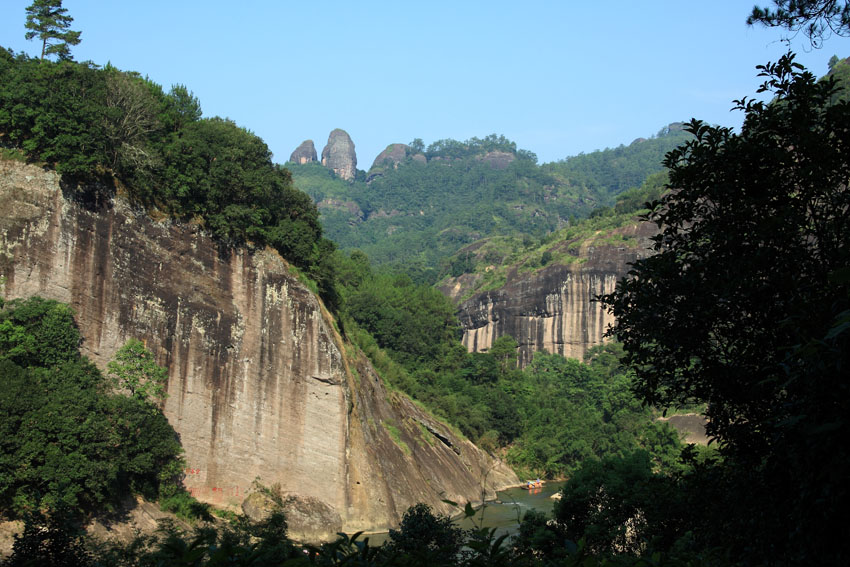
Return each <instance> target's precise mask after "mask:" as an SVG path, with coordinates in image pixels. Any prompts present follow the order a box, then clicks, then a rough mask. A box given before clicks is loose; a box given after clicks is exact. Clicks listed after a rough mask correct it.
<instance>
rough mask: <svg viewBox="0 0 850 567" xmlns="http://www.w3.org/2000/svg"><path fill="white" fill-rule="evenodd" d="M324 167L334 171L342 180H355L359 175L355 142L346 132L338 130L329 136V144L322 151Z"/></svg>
mask: <svg viewBox="0 0 850 567" xmlns="http://www.w3.org/2000/svg"><path fill="white" fill-rule="evenodd" d="M322 165H324V166H325V167H327V168H328V169H332V170H333V171H334V173H336V174H337V175H338V176H339V177H341V178H342V179H345V180H351V179H354V176H355V175H356V174H357V154H356V153H355V152H354V142H352V141H351V137H350V136H349V135H348V133H347V132H346V131H345V130H340V129H339V128H337V129H336V130H334V131H332V132H331V133H330V135H329V136H328V144H327V145H326V146H325V148H324V149H323V150H322Z"/></svg>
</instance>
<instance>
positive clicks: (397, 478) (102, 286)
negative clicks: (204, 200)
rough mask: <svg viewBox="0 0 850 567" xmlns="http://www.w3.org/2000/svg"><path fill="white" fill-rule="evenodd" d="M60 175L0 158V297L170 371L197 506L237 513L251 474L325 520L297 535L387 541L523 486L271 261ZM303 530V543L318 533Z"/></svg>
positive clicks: (273, 257) (173, 411) (171, 407)
mask: <svg viewBox="0 0 850 567" xmlns="http://www.w3.org/2000/svg"><path fill="white" fill-rule="evenodd" d="M63 190H64V192H65V193H69V192H70V189H69V188H66V187H60V180H59V178H58V176H57V175H56V174H55V173H53V172H51V171H45V170H42V169H41V168H39V167H35V166H28V165H22V164H19V163H13V162H4V161H0V207H2V209H3V211H4V213H3V215H2V217H0V275H2V276H5V278H6V281H5V289H4V294H5V297H6V298H8V299H11V298H15V297H27V296H30V295H41V296H43V297H48V298H53V299H57V300H59V301H63V302H67V303H69V304H70V305H71V306H72V307H73V308H74V310H75V311H76V318H77V322H78V324H79V327H80V330H81V333H82V336H83V337H84V342H83V345H82V350H83V352H84V354H86V355H87V356H89V357H90V358H91V359H92V360H93V361H94V362H95V363H97V364H98V365H99V366H100V367H104V366H105V364H106V362H107V361H108V360H109V359H110V358H111V357H112V355H113V354H114V352H115V351H116V350H117V349H118V348H119V347H120V346H121V345H122V344H123V343H124V342H125V341H126V340H127V339H129V338H131V337H136V338H139V339H142V340H143V341H144V342H145V343H146V345H147V348H148V349H149V350H151V352H153V353H154V354H155V356H156V358H157V361H158V362H159V363H160V364H161V365H163V366H166V367H167V368H168V370H169V379H168V399H167V401H166V405H165V414H166V417H167V418H168V419H169V421H170V422H171V424H172V425H173V426H174V428H175V430H176V431H177V433H178V434H179V435H180V439H181V442H182V444H183V447H184V449H185V451H186V461H187V470H186V477H185V484H186V486H187V488H188V489H189V490H190V491H191V492H192V493H193V494H194V495H195V496H196V497H197V498H199V499H200V500H202V501H206V502H211V503H214V504H216V505H220V506H231V507H235V506H238V505H239V504H240V503H241V501H242V500H243V499H244V497H245V495H246V492H248V491H249V489H250V487H251V484H252V482H253V481H254V480H255V479H256V478H258V477H259V479H261V481H262V482H263V483H264V484H266V485H272V484H275V483H279V484H280V486H281V489H282V491H283V492H284V493H286V494H288V495H290V496H292V498H293V499H295V500H297V501H300V502H302V503H303V504H304V506H306V507H311V509H315V510H317V513H321V514H322V518H323V523H322V526H320V527H319V528H316V527H315V526H312V527H311V526H306V525H298V523H297V522H290V526H291V532H292V534H293V535H294V536H296V537H298V536H299V535H301V536H302V537H318V535H320V534H317V533H316V532H317V531H320V532H322V534H323V535H332V534H333V533H334V532H335V531H338V530H340V529H341V530H345V531H354V530H361V529H381V528H386V527H388V526H392V525H395V524H396V523H397V522H398V520H399V519H400V516H401V514H402V513H403V512H404V510H406V508H407V507H408V506H410V505H412V504H415V503H416V502H420V501H421V502H426V503H429V504H431V505H432V506H434V507H435V508H436V509H437V510H440V511H442V512H452V511H453V510H450V509H449V508H448V506H447V505H446V504H444V503H442V502H441V500H442V499H444V498H448V499H451V500H455V501H459V502H464V501H466V500H473V501H474V500H478V499H480V496H481V492H482V485H483V483H484V478H485V477H486V482H487V486H486V489H485V491H486V493H487V494H488V496H490V497H492V496H493V489H494V488H498V487H501V486H505V485H508V484H511V483H514V482H516V477H515V476H514V475H513V474H512V473H510V472H509V471H508V470H507V469H505V468H504V467H503V466H501V465H500V464H498V463H495V462H494V461H493V460H492V459H490V458H489V457H488V456H487V455H485V454H483V453H482V452H480V451H479V450H478V449H476V448H475V447H474V446H473V445H472V444H471V443H469V442H467V441H465V440H462V439H458V438H457V437H456V436H454V435H453V434H452V433H451V432H450V431H447V430H445V429H444V428H443V427H442V425H440V424H439V423H437V422H435V421H434V420H432V419H431V418H430V417H429V416H427V415H426V414H424V413H423V412H422V411H420V410H419V409H418V408H417V407H416V406H414V405H413V404H412V403H410V402H409V401H408V400H406V399H405V398H403V397H401V396H398V395H395V394H390V393H388V392H387V391H386V390H385V389H384V387H383V385H382V383H381V382H380V380H379V379H378V377H377V376H376V374H375V373H374V371H373V369H372V368H371V366H370V365H369V364H368V363H367V362H366V361H365V360H364V359H363V358H362V357H358V356H357V355H355V354H351V355H345V354H344V353H345V352H346V349H348V350H349V351H353V347H350V346H348V347H346V346H345V345H344V344H343V342H342V341H341V339H340V338H339V336H338V335H337V333H336V331H335V330H334V327H333V325H332V322H331V321H330V319H329V317H328V316H327V314H326V313H324V312H323V308H322V307H321V305H320V304H319V302H318V300H317V299H316V297H315V296H314V295H313V294H312V293H311V292H310V291H309V290H308V289H307V288H305V287H304V286H303V285H302V284H300V283H299V282H298V280H297V279H296V278H295V277H294V276H292V275H291V274H290V273H289V271H288V270H287V266H286V264H285V262H284V261H283V260H282V259H281V258H280V257H279V256H278V255H277V254H276V253H274V252H271V251H258V252H255V253H251V252H249V251H246V250H231V251H227V250H220V249H219V248H217V246H216V244H215V243H214V242H213V241H211V240H210V239H209V238H207V237H206V236H204V235H203V234H202V233H201V232H200V231H199V230H198V229H197V228H196V227H192V226H187V225H177V224H174V223H172V222H170V221H165V222H153V221H151V220H150V218H149V217H148V216H147V215H146V214H144V213H139V212H137V211H134V210H132V209H131V208H130V207H129V206H128V205H127V204H126V203H124V202H123V201H122V200H120V199H116V200H114V201H108V200H107V201H106V202H105V203H103V204H101V205H99V206H98V207H88V208H87V207H85V206H82V205H80V204H77V203H75V202H73V201H70V200H68V199H66V198H65V197H64V196H63ZM311 530H312V531H311Z"/></svg>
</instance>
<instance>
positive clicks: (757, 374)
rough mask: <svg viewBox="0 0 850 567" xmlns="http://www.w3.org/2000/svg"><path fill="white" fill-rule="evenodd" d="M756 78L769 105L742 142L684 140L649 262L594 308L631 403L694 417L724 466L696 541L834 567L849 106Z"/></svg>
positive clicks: (843, 532) (775, 74)
mask: <svg viewBox="0 0 850 567" xmlns="http://www.w3.org/2000/svg"><path fill="white" fill-rule="evenodd" d="M762 75H763V76H765V77H766V82H765V84H764V86H763V87H762V89H761V91H762V92H768V93H773V94H774V95H775V99H774V100H772V101H770V102H766V103H765V102H759V101H754V100H742V101H740V102H739V103H738V107H739V108H740V109H741V110H743V111H744V112H745V113H746V118H745V120H744V125H743V127H742V129H741V132H740V134H736V133H733V132H732V131H731V130H729V129H726V128H718V127H709V126H707V125H705V124H703V123H701V122H699V121H693V122H692V123H691V124H690V125H689V126H688V128H689V130H690V131H691V132H693V134H694V136H695V139H694V140H693V141H692V142H689V143H687V144H685V145H684V146H682V147H681V148H679V149H677V150H675V151H673V152H671V153H670V154H669V155H668V157H667V160H666V162H667V165H668V166H669V167H670V184H671V186H672V187H675V188H676V190H675V191H673V192H671V193H669V194H667V195H666V196H665V197H663V198H662V199H661V202H660V203H658V204H657V207H656V208H655V209H654V210H653V212H652V213H651V214H650V219H651V220H652V221H654V222H656V223H657V224H658V226H659V227H660V228H661V233H660V234H659V236H658V237H657V238H656V243H655V249H656V251H657V254H656V255H654V256H652V257H650V258H647V259H645V260H641V261H639V262H638V263H637V264H635V266H634V269H633V271H632V276H633V277H632V278H630V279H629V280H625V281H623V282H622V283H621V284H620V286H619V287H618V289H617V291H616V292H615V293H614V294H612V295H610V296H608V297H607V298H606V301H607V302H608V303H609V304H610V305H611V306H612V308H613V312H614V314H615V315H616V317H617V324H616V326H615V328H614V330H613V332H614V333H615V334H616V336H617V337H618V339H619V340H621V341H622V342H623V344H624V348H625V352H626V358H627V360H628V362H629V363H630V364H631V365H633V366H634V367H635V369H636V389H637V392H638V393H639V394H640V395H641V397H642V398H643V399H645V400H648V401H650V402H653V403H658V404H662V405H667V404H677V403H689V402H693V401H696V402H704V403H707V410H706V415H707V416H708V417H709V418H710V433H711V434H712V435H714V436H715V437H717V438H718V439H719V441H720V445H721V448H722V451H723V454H724V456H725V457H726V460H725V462H724V466H723V467H718V468H716V469H715V470H714V474H715V475H716V478H715V479H714V482H712V483H709V485H708V488H707V490H710V491H712V492H713V493H714V495H715V496H717V498H716V501H715V503H714V505H712V504H711V503H708V504H707V505H706V510H707V511H706V512H705V513H704V515H706V516H712V517H717V516H719V515H720V514H723V515H724V516H726V519H725V521H724V522H721V523H720V524H718V525H716V526H714V527H712V528H709V529H705V530H703V531H701V532H700V534H699V535H700V537H702V538H704V539H706V540H708V543H709V544H713V545H724V546H726V550H727V551H728V552H729V553H730V555H731V556H732V557H734V558H736V559H737V560H740V561H743V562H747V563H759V564H761V563H763V562H767V563H771V564H776V563H789V564H801V563H811V564H821V565H823V564H846V563H847V561H848V560H850V556H848V553H847V547H846V545H843V544H838V545H836V544H837V542H846V541H847V539H848V536H850V532H848V524H847V522H846V518H845V516H844V514H845V513H846V510H847V509H848V504H850V502H848V495H849V494H850V493H849V492H848V488H847V483H846V479H847V478H849V477H850V468H848V466H850V455H848V452H847V443H846V439H847V436H848V434H849V433H850V421H848V417H847V407H848V406H850V390H848V382H847V377H846V370H847V364H848V360H847V354H848V352H850V351H848V338H850V272H848V266H850V248H848V243H850V217H848V215H847V211H848V209H849V208H850V192H848V189H847V187H848V182H850V160H848V157H847V156H848V155H850V153H848V152H850V105H848V103H847V102H843V101H842V102H837V103H835V104H833V101H834V94H835V93H834V88H835V85H834V84H833V81H831V80H827V81H821V82H818V81H816V80H815V78H814V76H813V75H811V74H810V73H808V72H805V71H802V70H801V68H800V67H799V66H798V65H796V64H795V63H794V61H793V56H786V57H783V58H782V59H781V60H780V61H779V62H778V63H776V64H769V65H767V66H765V67H762ZM721 486H722V489H721V488H720V487H721ZM721 494H724V495H725V497H720V495H721ZM779 494H781V495H783V497H782V498H781V499H778V498H777V497H776V496H777V495H779ZM714 506H722V507H716V508H715V507H714ZM765 558H769V559H767V560H765Z"/></svg>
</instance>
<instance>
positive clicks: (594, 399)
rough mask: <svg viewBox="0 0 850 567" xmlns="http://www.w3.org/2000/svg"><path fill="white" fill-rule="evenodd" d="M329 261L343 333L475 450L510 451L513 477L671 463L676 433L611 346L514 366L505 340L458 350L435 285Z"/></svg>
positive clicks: (354, 258) (542, 356) (447, 307)
mask: <svg viewBox="0 0 850 567" xmlns="http://www.w3.org/2000/svg"><path fill="white" fill-rule="evenodd" d="M337 261H338V263H339V269H338V273H339V275H340V283H341V289H342V296H343V298H344V302H343V305H344V309H343V311H342V314H343V319H342V320H343V322H344V328H345V330H346V332H347V333H348V335H349V337H350V338H352V339H353V340H354V341H355V342H357V343H358V344H359V345H360V346H361V348H363V349H364V351H366V353H367V354H368V355H370V357H371V358H372V360H373V361H374V362H375V363H376V365H377V367H378V369H379V370H380V371H381V372H382V373H383V374H384V377H385V378H386V379H387V380H388V381H389V383H390V384H391V385H393V386H395V387H397V388H400V389H402V390H403V391H405V392H406V393H407V394H409V395H410V396H412V397H413V398H414V399H416V400H418V401H420V402H422V403H424V404H425V405H426V406H427V407H428V408H429V409H430V410H431V411H433V412H434V413H435V414H436V415H438V416H441V417H442V418H444V419H446V420H447V421H449V422H450V423H452V424H454V425H455V426H457V427H458V428H460V430H461V432H462V433H464V434H465V435H466V436H467V437H469V438H470V439H472V440H473V441H475V442H477V443H478V444H479V445H481V446H482V447H484V448H486V449H488V450H491V451H502V450H507V448H508V447H510V449H509V450H507V458H508V459H509V461H510V462H511V463H512V464H513V465H514V466H515V467H517V468H518V469H519V470H521V471H522V472H525V473H527V474H533V475H535V476H549V477H552V476H561V475H564V474H565V473H567V472H568V471H569V470H570V469H571V468H573V467H575V466H577V465H578V464H579V463H580V462H581V461H582V460H584V459H587V458H591V457H597V458H598V457H603V456H605V455H617V454H624V453H626V452H629V451H632V450H635V449H637V448H644V449H646V450H648V451H650V452H651V454H652V458H653V459H654V463H655V466H656V467H657V468H664V469H667V468H670V467H672V466H674V463H675V460H676V456H677V455H678V452H679V450H680V448H681V446H680V444H679V439H678V435H677V434H676V433H675V432H674V431H673V430H672V429H670V428H669V427H668V426H667V425H666V424H664V423H659V422H654V421H653V413H652V411H651V410H650V409H649V408H645V407H642V406H641V404H640V403H639V402H638V400H637V399H636V398H635V397H634V396H633V395H632V394H631V392H630V390H629V387H630V380H631V374H630V373H629V372H628V371H627V370H626V369H625V368H623V367H621V366H620V364H619V358H618V356H619V355H618V351H617V348H616V347H615V346H610V345H609V346H606V347H600V348H597V349H595V350H594V351H593V352H592V355H591V357H590V358H589V360H588V364H583V363H581V362H579V361H576V360H567V359H564V358H563V357H561V356H559V355H550V354H546V353H538V354H537V355H536V356H535V358H534V360H533V362H532V363H531V364H530V365H529V366H528V367H526V368H525V369H523V370H519V369H517V355H516V351H517V344H516V341H514V340H513V339H512V338H511V337H501V338H500V339H498V340H497V341H496V342H495V344H494V345H493V346H492V347H491V348H490V350H489V351H488V352H486V353H468V352H466V349H465V348H464V347H463V346H462V345H461V344H460V342H459V338H460V336H459V325H458V322H457V319H456V318H455V316H454V307H453V306H452V305H451V303H450V302H449V301H448V299H446V298H445V297H444V296H443V295H442V294H440V293H439V292H438V291H436V290H435V289H433V288H431V287H428V286H425V285H421V284H414V283H413V282H412V281H411V280H410V278H409V277H407V276H405V275H398V274H391V273H387V272H381V271H378V272H377V273H373V271H372V268H371V267H370V265H369V263H368V258H367V257H366V256H365V254H363V253H362V252H359V251H355V252H354V253H352V254H351V255H350V256H349V257H347V258H346V257H344V256H341V255H340V257H339V258H338V259H337ZM380 349H383V351H381V350H380ZM384 352H385V353H386V354H384ZM387 355H388V358H387Z"/></svg>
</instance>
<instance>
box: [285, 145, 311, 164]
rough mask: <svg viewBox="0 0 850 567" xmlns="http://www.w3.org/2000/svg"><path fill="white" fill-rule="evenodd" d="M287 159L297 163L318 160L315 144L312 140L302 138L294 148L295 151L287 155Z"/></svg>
mask: <svg viewBox="0 0 850 567" xmlns="http://www.w3.org/2000/svg"><path fill="white" fill-rule="evenodd" d="M289 161H291V162H292V163H298V164H302V163H313V162H314V161H318V156H317V155H316V146H314V145H313V140H304V141H303V142H301V145H300V146H298V147H297V148H295V151H294V152H292V154H291V155H290V156H289Z"/></svg>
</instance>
